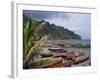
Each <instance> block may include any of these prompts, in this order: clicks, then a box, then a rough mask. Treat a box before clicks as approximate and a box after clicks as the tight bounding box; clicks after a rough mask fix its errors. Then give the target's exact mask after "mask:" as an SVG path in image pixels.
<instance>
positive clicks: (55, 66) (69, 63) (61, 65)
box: [49, 61, 71, 68]
mask: <svg viewBox="0 0 100 80" xmlns="http://www.w3.org/2000/svg"><path fill="white" fill-rule="evenodd" d="M57 67H58V68H61V67H71V61H65V62H63V63H60V64H54V65H50V66H49V68H57Z"/></svg>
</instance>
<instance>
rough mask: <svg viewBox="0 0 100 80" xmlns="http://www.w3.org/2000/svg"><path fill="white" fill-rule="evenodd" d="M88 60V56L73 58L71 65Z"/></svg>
mask: <svg viewBox="0 0 100 80" xmlns="http://www.w3.org/2000/svg"><path fill="white" fill-rule="evenodd" d="M88 59H89V56H88V55H83V56H80V57H77V58H74V59H73V63H74V64H78V63H80V62H84V61H86V60H88Z"/></svg>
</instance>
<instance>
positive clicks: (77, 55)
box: [67, 53, 84, 59]
mask: <svg viewBox="0 0 100 80" xmlns="http://www.w3.org/2000/svg"><path fill="white" fill-rule="evenodd" d="M83 55H84V54H77V53H67V58H68V59H73V58H77V57H80V56H83Z"/></svg>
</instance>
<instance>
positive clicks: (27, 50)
mask: <svg viewBox="0 0 100 80" xmlns="http://www.w3.org/2000/svg"><path fill="white" fill-rule="evenodd" d="M23 26H24V27H23V68H25V69H26V68H28V66H29V62H30V60H31V59H33V57H34V56H35V55H39V51H40V49H41V46H42V45H43V44H44V43H45V42H46V40H47V39H48V37H49V35H44V36H39V35H38V32H39V31H40V30H41V29H43V28H44V27H46V22H41V23H40V24H38V23H37V22H36V20H34V19H33V18H32V17H30V18H29V20H28V21H27V22H26V24H24V25H23Z"/></svg>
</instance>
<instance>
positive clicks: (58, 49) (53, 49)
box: [48, 48, 67, 53]
mask: <svg viewBox="0 0 100 80" xmlns="http://www.w3.org/2000/svg"><path fill="white" fill-rule="evenodd" d="M48 49H49V50H50V51H52V52H60V53H63V52H66V51H67V50H65V49H64V48H48Z"/></svg>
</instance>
